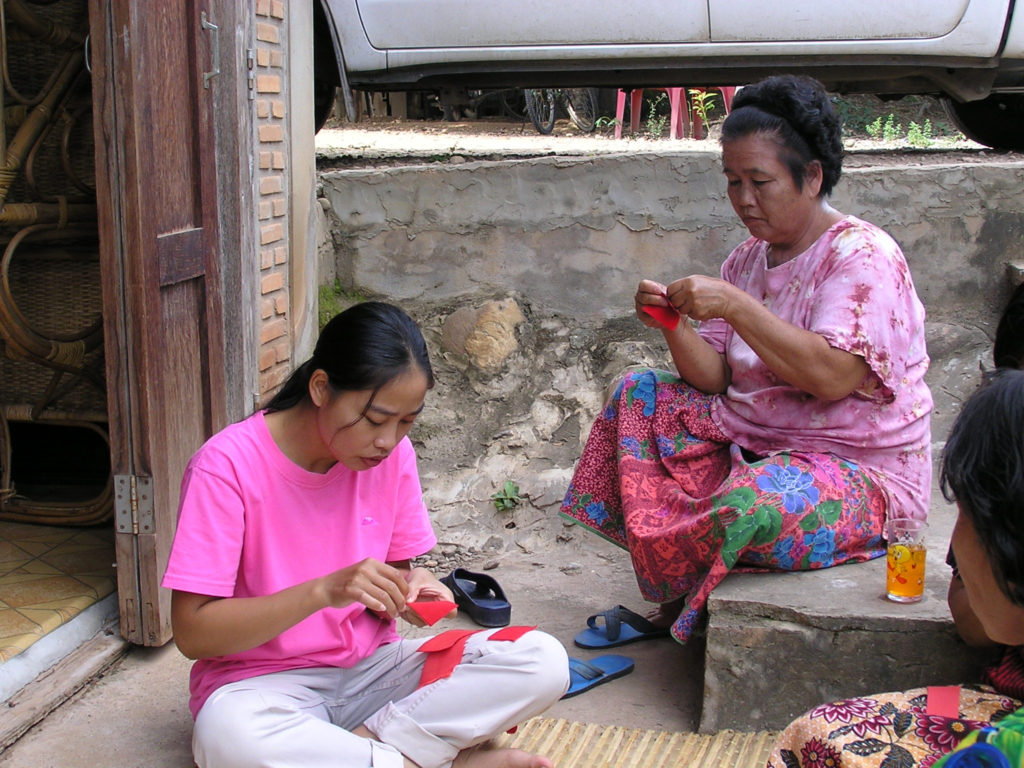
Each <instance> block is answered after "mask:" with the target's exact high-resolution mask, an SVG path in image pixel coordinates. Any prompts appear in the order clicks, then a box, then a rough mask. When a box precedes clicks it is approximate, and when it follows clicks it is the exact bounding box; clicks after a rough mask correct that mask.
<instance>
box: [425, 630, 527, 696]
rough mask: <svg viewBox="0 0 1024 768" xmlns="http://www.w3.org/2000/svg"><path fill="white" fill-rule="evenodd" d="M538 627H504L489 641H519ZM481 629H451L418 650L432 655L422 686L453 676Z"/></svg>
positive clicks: (428, 659)
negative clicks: (468, 644)
mask: <svg viewBox="0 0 1024 768" xmlns="http://www.w3.org/2000/svg"><path fill="white" fill-rule="evenodd" d="M535 629H536V627H504V628H502V629H499V630H498V631H497V632H495V633H494V634H492V635H491V636H490V637H489V638H488V639H489V640H508V641H514V640H518V639H519V638H520V637H522V636H523V635H525V634H526V633H527V632H532V631H533V630H535ZM484 631H486V630H481V629H449V630H448V631H447V632H442V633H441V634H440V635H435V636H434V637H432V638H430V639H429V640H427V642H425V643H424V644H423V645H421V646H420V647H419V648H418V649H417V650H419V651H421V652H422V653H427V654H430V655H429V656H427V660H426V661H425V662H424V664H423V671H422V672H421V673H420V684H419V687H420V688H422V687H423V686H425V685H430V684H431V683H436V682H437V681H438V680H444V679H445V678H446V677H449V676H451V674H452V672H454V671H455V667H457V666H458V664H459V662H460V661H462V653H463V651H465V649H466V642H467V641H468V640H469V636H470V635H475V634H476V633H477V632H484Z"/></svg>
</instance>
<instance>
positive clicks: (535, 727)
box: [500, 717, 777, 768]
mask: <svg viewBox="0 0 1024 768" xmlns="http://www.w3.org/2000/svg"><path fill="white" fill-rule="evenodd" d="M776 735H777V734H775V733H771V732H767V731H762V732H760V733H738V732H736V731H721V732H719V733H715V734H707V735H705V734H699V733H669V732H668V731H647V730H641V729H638V728H624V727H622V726H618V725H595V724H592V723H576V722H572V721H569V720H561V719H554V718H546V717H535V718H533V719H532V720H528V721H527V722H525V723H523V724H522V725H521V726H520V727H519V730H518V731H517V732H516V733H515V734H514V735H512V736H504V737H503V740H502V741H501V744H500V745H501V746H503V747H516V748H518V749H523V750H526V751H527V752H531V753H534V754H540V755H544V756H545V757H547V758H549V759H550V760H551V762H552V763H554V764H555V766H557V768H674V767H675V766H679V768H764V766H765V763H766V762H767V760H768V755H769V753H770V752H771V748H772V745H773V744H774V742H775V737H776Z"/></svg>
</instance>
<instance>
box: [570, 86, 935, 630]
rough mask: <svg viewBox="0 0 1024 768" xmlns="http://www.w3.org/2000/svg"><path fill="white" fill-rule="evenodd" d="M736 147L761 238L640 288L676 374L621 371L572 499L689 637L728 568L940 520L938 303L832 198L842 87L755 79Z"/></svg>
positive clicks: (776, 563) (643, 310)
mask: <svg viewBox="0 0 1024 768" xmlns="http://www.w3.org/2000/svg"><path fill="white" fill-rule="evenodd" d="M721 141H722V161H723V169H724V172H725V177H726V180H727V183H728V193H729V200H730V202H731V203H732V206H733V209H734V210H735V211H736V213H737V215H738V216H739V217H740V218H741V219H742V221H743V223H744V225H745V226H746V227H747V229H748V230H749V231H750V235H751V236H750V237H749V238H748V239H747V240H746V241H745V242H743V243H741V244H740V245H739V246H738V247H737V248H736V249H735V250H734V251H733V252H732V253H731V254H730V255H729V257H728V258H727V259H726V261H725V263H724V265H723V266H722V270H721V276H720V277H718V278H714V277H706V276H701V275H691V276H688V277H683V278H681V279H677V280H673V281H671V282H668V283H667V284H662V283H660V282H657V281H655V280H643V281H642V282H641V283H640V285H639V287H638V289H637V292H636V297H635V301H636V311H637V317H638V318H639V319H640V320H641V321H642V322H643V323H644V324H645V325H647V326H649V327H652V328H655V327H658V328H660V329H661V331H662V333H663V335H664V337H665V341H666V344H667V345H668V349H669V352H670V353H671V356H672V360H673V362H674V364H675V368H676V371H675V372H673V373H668V372H664V371H656V370H640V371H636V370H634V371H632V372H630V373H628V374H627V375H626V376H625V378H624V379H623V380H622V382H621V383H620V384H619V385H618V387H617V389H616V390H615V393H614V395H613V396H612V398H611V399H610V401H609V402H608V404H607V405H606V407H605V409H604V411H603V412H602V413H601V414H600V415H599V417H598V419H597V420H596V422H595V424H594V426H593V429H592V431H591V434H590V437H589V438H588V441H587V445H586V448H585V449H584V452H583V455H582V457H581V459H580V462H579V464H578V466H577V468H576V472H575V474H574V477H573V480H572V484H571V485H570V487H569V490H568V492H567V494H566V497H565V501H564V503H563V505H562V509H561V513H562V515H564V516H566V517H568V518H570V519H572V520H574V521H575V522H578V523H580V524H582V525H584V526H586V527H588V528H590V529H592V530H593V531H595V532H597V533H599V534H600V535H602V536H604V537H606V538H608V539H610V540H611V541H613V542H615V543H617V544H619V545H621V546H623V547H625V548H627V549H628V550H629V551H630V553H631V555H632V559H633V565H634V568H635V570H636V574H637V580H638V583H639V586H640V590H641V593H642V594H643V596H644V598H645V599H647V600H649V601H651V602H654V603H658V604H659V605H658V607H657V608H656V609H655V610H654V611H652V612H651V613H650V614H649V616H648V618H649V620H650V621H651V623H652V624H653V627H654V628H657V629H661V630H664V629H666V628H671V633H672V635H673V636H674V637H675V638H676V639H677V640H678V641H680V642H685V641H686V640H687V639H688V638H689V637H690V634H691V633H692V631H693V629H694V626H695V624H696V622H697V620H698V619H699V617H700V615H701V612H702V611H703V608H704V605H705V603H706V601H707V598H708V595H709V593H710V592H711V590H712V589H713V588H714V587H715V586H716V585H717V584H718V583H719V582H720V581H721V580H722V579H723V578H724V577H725V576H726V574H728V573H729V571H730V570H734V569H736V570H740V569H742V570H751V569H770V570H806V569H814V568H824V567H829V566H833V565H839V564H840V563H846V562H856V561H863V560H867V559H870V558H873V557H878V556H879V555H881V554H883V553H884V551H885V546H884V542H883V526H884V523H885V521H886V519H887V518H897V517H915V518H922V519H923V518H925V517H926V515H927V512H928V505H929V499H930V489H931V450H930V440H931V437H930V424H929V418H930V413H931V410H932V398H931V394H930V392H929V390H928V387H927V385H926V384H925V381H924V375H925V372H926V370H927V369H928V356H927V352H926V350H925V337H924V308H923V307H922V305H921V302H920V300H919V299H918V297H917V293H916V292H915V290H914V285H913V281H912V280H911V276H910V271H909V269H908V268H907V263H906V261H905V259H904V257H903V253H902V252H901V251H900V248H899V246H898V245H897V244H896V242H895V241H894V240H893V239H892V238H891V237H890V236H889V235H887V234H886V233H885V232H884V231H882V230H881V229H879V228H878V227H875V226H873V225H872V224H869V223H867V222H865V221H861V220H860V219H857V218H855V217H853V216H847V215H843V214H842V213H840V212H839V211H837V210H835V209H834V208H833V207H832V206H831V205H830V204H829V202H828V195H829V194H830V192H831V190H832V188H833V186H834V185H835V183H836V181H838V179H839V175H840V172H841V164H842V141H841V135H840V126H839V121H838V118H837V117H836V116H835V114H834V113H833V111H832V106H831V102H830V100H829V98H828V95H827V94H826V92H825V91H824V89H823V88H822V87H821V85H820V84H819V83H817V82H816V81H814V80H811V79H809V78H796V77H778V78H770V79H768V80H765V81H763V82H761V83H758V84H756V85H753V86H749V87H747V88H744V89H742V90H741V91H740V92H739V93H738V94H737V95H736V98H735V100H734V101H733V109H732V112H731V114H730V115H729V117H728V118H727V119H726V121H725V123H724V124H723V128H722V140H721ZM649 312H650V313H651V314H649ZM674 312H678V313H679V315H680V316H681V322H678V323H674V322H672V319H671V317H669V318H668V321H667V324H666V317H665V315H666V313H667V314H669V315H670V314H671V313H674ZM690 321H696V323H693V322H690ZM625 613H626V614H627V616H625V617H620V618H623V619H624V620H627V621H628V620H629V619H630V618H635V617H633V616H632V615H631V613H630V612H625ZM597 629H598V631H600V629H601V628H600V627H598V628H597ZM651 634H654V629H653V628H652V627H650V626H644V627H643V632H642V633H641V635H640V636H650V635H651Z"/></svg>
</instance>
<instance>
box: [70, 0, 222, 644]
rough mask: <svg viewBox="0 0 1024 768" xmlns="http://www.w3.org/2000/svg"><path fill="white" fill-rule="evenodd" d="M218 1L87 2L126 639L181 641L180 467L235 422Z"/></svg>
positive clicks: (119, 576) (112, 436)
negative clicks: (220, 174)
mask: <svg viewBox="0 0 1024 768" xmlns="http://www.w3.org/2000/svg"><path fill="white" fill-rule="evenodd" d="M217 5H218V2H217V1H216V0H161V2H159V3H151V2H148V1H147V0H90V3H89V6H90V7H89V11H90V29H91V48H92V55H91V61H92V75H93V93H94V97H93V98H94V124H95V126H96V127H95V131H96V169H97V171H96V177H97V185H96V186H97V198H98V209H99V224H100V264H101V267H100V268H101V276H102V280H103V305H104V342H105V344H106V360H107V391H108V395H107V400H108V408H109V416H110V432H111V435H110V437H111V460H112V469H113V474H114V478H115V494H116V504H115V510H116V521H115V526H116V550H117V573H118V594H119V600H120V607H121V633H122V635H123V636H124V637H125V638H126V639H128V640H130V641H132V642H134V643H138V644H142V645H161V644H163V643H165V642H166V641H167V640H168V639H169V638H170V596H169V593H167V591H166V590H161V589H160V588H159V580H160V578H161V576H162V575H163V572H164V569H165V568H166V564H167V556H168V553H169V551H170V545H171V541H172V539H173V534H174V528H175V521H176V516H177V503H178V489H179V485H180V482H181V476H182V471H183V469H184V467H185V464H186V462H187V461H188V458H189V456H191V454H192V453H193V452H194V451H195V450H196V448H198V447H199V446H200V445H201V444H202V442H203V440H204V439H205V438H206V437H208V436H209V435H210V434H212V432H213V431H215V430H217V429H219V428H220V427H221V426H223V424H224V423H225V382H224V362H223V358H224V352H223V328H222V310H221V296H222V292H221V283H220V274H221V270H220V259H219V254H218V251H219V247H218V232H217V225H218V198H217V183H216V158H215V156H214V155H215V151H214V147H215V141H214V139H215V136H214V131H213V119H212V117H213V115H212V111H213V110H212V94H213V92H214V89H216V88H217V87H218V83H217V78H216V77H215V76H214V77H210V76H208V75H207V74H206V73H209V72H211V71H213V70H214V60H215V57H214V50H215V48H214V46H215V45H216V40H215V35H214V34H213V33H214V32H215V30H213V29H212V28H211V27H210V25H211V24H213V25H216V24H217V19H216V8H217ZM204 21H205V24H204ZM229 39H230V38H229ZM229 61H230V59H229Z"/></svg>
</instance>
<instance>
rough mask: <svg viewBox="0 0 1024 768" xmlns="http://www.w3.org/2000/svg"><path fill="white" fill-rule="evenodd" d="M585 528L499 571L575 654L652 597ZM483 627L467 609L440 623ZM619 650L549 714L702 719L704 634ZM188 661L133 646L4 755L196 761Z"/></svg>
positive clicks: (169, 765)
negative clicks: (610, 615)
mask: <svg viewBox="0 0 1024 768" xmlns="http://www.w3.org/2000/svg"><path fill="white" fill-rule="evenodd" d="M586 538H587V539H588V540H585V541H580V540H579V539H580V537H577V540H575V541H573V542H570V543H569V544H567V545H561V546H559V547H557V548H552V549H550V550H548V551H545V552H538V553H532V554H513V553H510V554H506V555H504V556H503V557H502V558H501V559H500V565H499V566H498V568H496V569H494V570H492V571H490V574H491V575H493V576H494V577H495V578H496V579H498V581H499V582H500V584H501V585H502V587H503V588H504V589H505V591H506V593H507V595H508V597H509V600H510V602H511V603H512V622H513V624H536V625H538V626H539V627H540V628H542V629H544V630H545V631H547V632H549V633H551V634H553V635H555V636H556V637H558V638H559V639H560V640H561V641H562V642H563V643H564V644H565V646H566V648H568V649H569V654H570V656H576V657H578V658H582V659H587V658H591V657H593V656H597V655H600V654H601V653H602V652H600V651H587V650H583V649H580V648H576V647H575V646H573V644H572V638H573V636H574V635H575V634H576V633H577V632H578V631H579V630H580V629H582V628H584V627H585V626H586V618H587V616H589V615H590V614H592V613H596V612H599V611H601V610H604V609H606V608H609V607H611V606H613V605H616V604H619V603H621V604H623V605H626V606H628V607H631V608H633V609H634V610H638V611H639V610H643V608H644V604H643V602H642V600H641V598H640V596H639V592H638V591H637V588H636V584H635V582H634V580H633V574H632V570H631V569H630V565H629V560H628V557H627V556H626V555H625V553H624V552H622V551H620V550H618V549H617V548H615V547H613V546H612V545H611V544H607V543H605V542H602V541H599V540H597V539H591V537H586ZM466 565H467V567H470V568H476V567H478V565H477V564H466ZM406 626H407V625H406ZM475 626H476V625H474V624H473V623H472V622H471V621H470V620H469V619H467V618H462V617H460V618H459V619H457V620H456V621H453V622H444V623H442V624H440V625H438V628H441V629H445V628H449V629H450V628H453V627H466V628H473V627H475ZM414 631H418V630H414ZM409 634H412V631H410V632H409ZM610 652H617V653H621V654H624V655H627V656H629V657H630V658H632V659H634V660H635V662H636V668H635V670H634V671H633V673H632V674H630V675H628V676H626V677H624V678H621V679H618V680H613V681H611V682H609V683H607V684H605V685H603V686H600V687H598V688H595V689H594V690H592V691H588V692H587V693H584V694H581V695H579V696H576V697H573V698H571V699H567V700H565V701H561V702H559V703H558V704H556V705H555V706H554V707H553V708H552V709H551V710H549V711H548V713H547V714H548V715H549V716H551V717H562V718H566V719H569V720H575V721H579V722H589V723H601V724H614V725H623V726H628V727H635V728H645V729H656V730H668V731H694V730H696V727H697V723H698V720H699V717H700V699H701V690H702V686H703V671H702V668H703V666H702V665H703V647H702V646H701V645H700V644H699V643H696V642H695V643H693V644H691V646H687V647H682V646H679V645H677V644H676V643H675V642H674V641H672V640H669V639H659V640H650V641H644V642H640V643H634V644H632V645H628V646H624V647H622V648H618V649H613V651H610ZM189 664H190V662H189V661H188V660H187V659H185V658H184V657H183V656H182V655H181V654H180V653H179V652H178V651H177V649H176V648H175V647H174V646H173V644H171V645H168V646H165V647H163V648H133V649H132V650H131V651H130V652H129V653H128V655H127V656H125V657H124V658H123V659H122V660H120V661H119V662H117V663H116V664H115V665H114V666H113V667H112V668H111V669H110V670H109V671H108V672H107V673H106V674H105V675H103V676H102V677H100V678H99V679H97V680H95V681H94V682H92V683H91V684H90V685H89V686H87V687H86V688H85V689H84V690H83V691H81V692H80V693H79V694H78V695H77V696H75V697H74V698H73V699H71V700H70V701H69V702H67V703H66V704H64V705H63V706H62V707H60V708H59V709H57V710H56V711H55V712H53V713H51V714H50V715H49V716H48V717H47V718H46V719H45V720H44V721H43V722H42V723H40V724H39V725H37V726H36V727H34V728H33V729H31V730H30V731H29V732H28V733H26V734H25V736H23V737H22V738H21V739H20V740H19V741H17V742H16V743H15V744H13V745H12V746H10V747H9V748H8V749H7V750H6V751H4V752H3V753H0V766H2V767H3V768H68V766H90V768H105V767H106V766H110V768H114V766H116V767H117V768H189V766H191V765H192V761H191V750H190V746H189V743H190V738H191V724H192V723H191V718H190V716H189V712H188V707H187V700H188V669H189Z"/></svg>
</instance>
